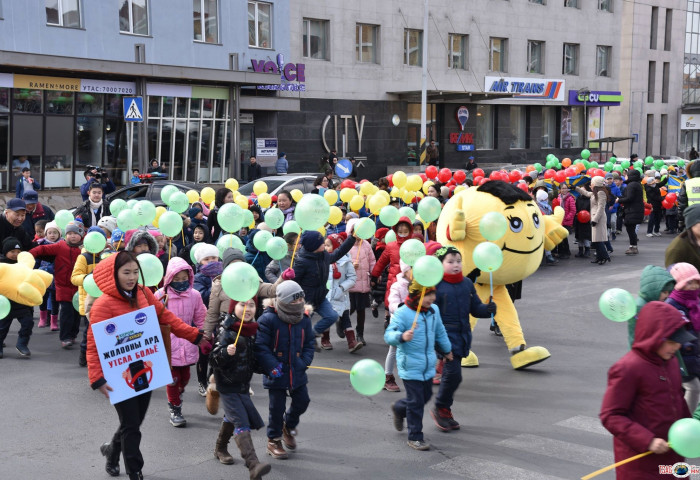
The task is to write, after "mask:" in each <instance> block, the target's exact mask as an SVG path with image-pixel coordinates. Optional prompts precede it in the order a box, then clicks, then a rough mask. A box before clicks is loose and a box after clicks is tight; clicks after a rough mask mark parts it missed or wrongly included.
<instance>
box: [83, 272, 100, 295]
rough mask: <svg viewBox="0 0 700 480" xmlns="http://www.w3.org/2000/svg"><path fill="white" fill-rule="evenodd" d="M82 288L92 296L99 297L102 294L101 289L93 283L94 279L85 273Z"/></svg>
mask: <svg viewBox="0 0 700 480" xmlns="http://www.w3.org/2000/svg"><path fill="white" fill-rule="evenodd" d="M83 290H85V292H86V293H87V294H88V295H90V296H91V297H93V298H99V297H101V296H102V290H100V288H99V287H98V286H97V284H96V283H95V279H94V278H93V276H92V273H91V274H90V275H86V276H85V278H84V279H83Z"/></svg>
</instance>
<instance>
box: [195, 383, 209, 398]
mask: <svg viewBox="0 0 700 480" xmlns="http://www.w3.org/2000/svg"><path fill="white" fill-rule="evenodd" d="M197 393H199V396H200V397H206V396H207V386H206V385H204V384H203V383H200V384H199V388H198V389H197Z"/></svg>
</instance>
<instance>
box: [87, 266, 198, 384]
mask: <svg viewBox="0 0 700 480" xmlns="http://www.w3.org/2000/svg"><path fill="white" fill-rule="evenodd" d="M117 256H118V255H110V256H109V257H107V258H105V259H104V260H103V261H101V262H100V264H99V265H97V267H96V268H95V271H94V272H93V276H94V278H95V283H97V286H98V288H99V289H100V290H101V291H102V296H101V297H100V298H98V299H97V300H95V302H94V303H93V304H92V306H91V308H90V324H93V323H99V322H102V321H104V320H108V319H110V318H114V317H118V316H120V315H124V314H126V313H129V312H133V311H134V310H138V309H141V308H145V307H147V306H149V305H153V306H154V307H155V309H156V314H157V315H158V323H159V324H160V325H168V326H170V331H171V332H172V333H174V334H175V335H176V336H178V337H180V338H184V339H185V340H187V341H188V342H192V343H195V344H198V343H199V341H200V340H201V339H202V334H201V333H199V330H198V329H197V328H196V327H192V326H190V325H187V324H185V322H183V321H182V320H180V319H179V318H178V317H177V316H176V315H175V314H174V313H172V312H170V311H169V310H168V309H167V308H165V307H164V306H163V304H162V303H161V302H159V301H158V300H156V297H154V296H153V294H152V293H151V291H150V290H149V289H148V288H145V287H142V286H139V287H138V289H137V295H136V306H135V307H132V306H131V303H130V302H129V300H128V299H126V298H124V297H123V296H122V295H121V294H120V293H119V287H118V286H117V284H116V282H115V280H114V277H115V275H114V262H115V261H116V259H117ZM87 362H88V378H89V380H90V386H91V387H92V389H93V390H97V389H98V388H100V387H101V386H102V385H104V384H105V383H107V381H106V380H105V379H104V376H103V374H102V366H101V365H100V357H99V354H98V353H97V347H96V346H95V339H94V337H93V336H92V328H88V338H87Z"/></svg>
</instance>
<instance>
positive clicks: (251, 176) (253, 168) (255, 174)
mask: <svg viewBox="0 0 700 480" xmlns="http://www.w3.org/2000/svg"><path fill="white" fill-rule="evenodd" d="M260 177H262V167H261V166H260V164H259V163H258V162H255V163H253V164H250V163H249V164H248V181H249V182H252V181H253V180H257V179H258V178H260Z"/></svg>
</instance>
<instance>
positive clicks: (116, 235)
mask: <svg viewBox="0 0 700 480" xmlns="http://www.w3.org/2000/svg"><path fill="white" fill-rule="evenodd" d="M109 241H110V242H111V243H112V244H114V245H116V244H117V243H119V242H122V243H124V232H122V231H121V230H119V229H118V228H115V229H114V230H112V237H111V238H110V239H109Z"/></svg>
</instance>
